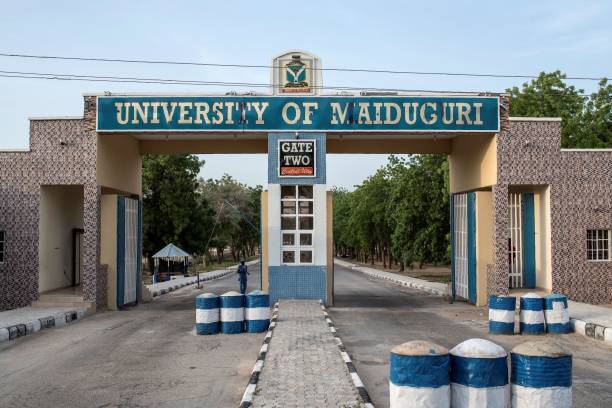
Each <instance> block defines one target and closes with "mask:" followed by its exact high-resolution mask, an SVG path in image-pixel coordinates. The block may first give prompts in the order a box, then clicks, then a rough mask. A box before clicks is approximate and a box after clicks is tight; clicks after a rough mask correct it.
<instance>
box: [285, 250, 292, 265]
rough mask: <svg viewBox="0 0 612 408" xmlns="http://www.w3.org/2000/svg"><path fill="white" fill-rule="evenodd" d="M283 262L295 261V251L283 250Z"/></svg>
mask: <svg viewBox="0 0 612 408" xmlns="http://www.w3.org/2000/svg"><path fill="white" fill-rule="evenodd" d="M283 263H286V264H288V263H295V252H293V251H283Z"/></svg>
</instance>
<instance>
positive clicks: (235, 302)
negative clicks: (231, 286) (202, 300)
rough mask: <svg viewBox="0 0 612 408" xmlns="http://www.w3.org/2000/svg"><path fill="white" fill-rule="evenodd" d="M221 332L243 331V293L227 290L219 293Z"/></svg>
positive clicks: (233, 332) (234, 332)
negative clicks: (221, 293)
mask: <svg viewBox="0 0 612 408" xmlns="http://www.w3.org/2000/svg"><path fill="white" fill-rule="evenodd" d="M220 300H221V333H224V334H236V333H242V332H243V331H244V295H243V294H241V293H238V292H234V291H231V292H227V293H224V294H223V295H221V297H220Z"/></svg>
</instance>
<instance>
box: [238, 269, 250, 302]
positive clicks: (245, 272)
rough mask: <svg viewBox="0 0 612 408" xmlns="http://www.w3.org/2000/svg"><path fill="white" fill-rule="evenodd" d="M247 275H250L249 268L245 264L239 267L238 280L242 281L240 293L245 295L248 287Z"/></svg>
mask: <svg viewBox="0 0 612 408" xmlns="http://www.w3.org/2000/svg"><path fill="white" fill-rule="evenodd" d="M247 275H250V273H249V271H248V270H247V266H246V265H245V264H244V263H243V264H240V265H239V266H238V280H239V281H240V293H242V294H243V295H244V293H245V292H246V287H247Z"/></svg>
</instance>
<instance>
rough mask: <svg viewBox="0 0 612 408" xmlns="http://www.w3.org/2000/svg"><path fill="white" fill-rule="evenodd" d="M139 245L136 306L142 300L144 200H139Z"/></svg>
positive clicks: (137, 248)
mask: <svg viewBox="0 0 612 408" xmlns="http://www.w3.org/2000/svg"><path fill="white" fill-rule="evenodd" d="M137 233H138V243H137V247H136V250H137V251H138V253H137V254H136V258H137V259H138V261H137V262H138V263H137V264H136V304H138V301H139V300H140V299H142V291H141V288H142V284H141V281H142V199H140V198H139V199H138V231H137Z"/></svg>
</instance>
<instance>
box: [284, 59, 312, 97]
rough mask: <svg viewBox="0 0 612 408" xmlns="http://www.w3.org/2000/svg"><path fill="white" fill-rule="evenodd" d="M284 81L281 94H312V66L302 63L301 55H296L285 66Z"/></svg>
mask: <svg viewBox="0 0 612 408" xmlns="http://www.w3.org/2000/svg"><path fill="white" fill-rule="evenodd" d="M283 74H284V79H285V80H284V81H283V87H282V89H281V92H283V93H302V92H310V91H311V90H310V77H311V72H310V64H309V63H308V62H304V61H302V59H301V58H300V56H299V55H294V56H292V58H291V61H289V62H288V63H287V64H285V66H284V71H283Z"/></svg>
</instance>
